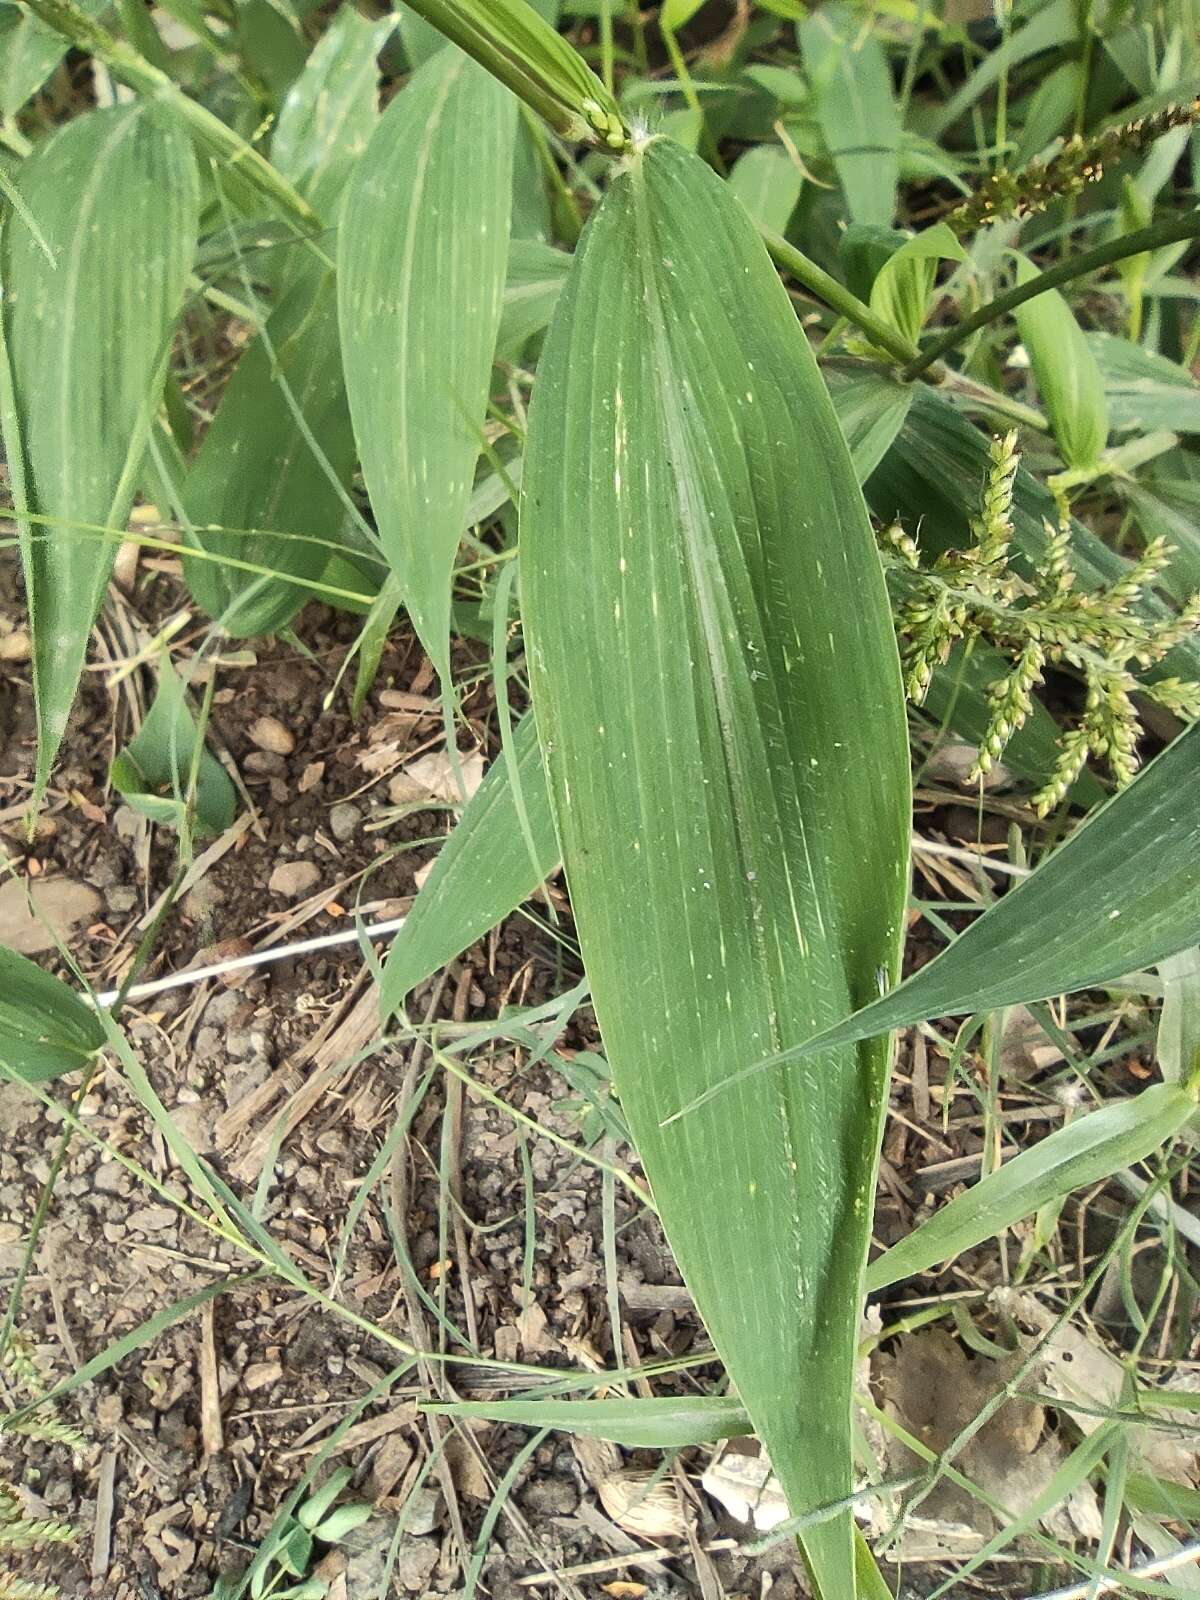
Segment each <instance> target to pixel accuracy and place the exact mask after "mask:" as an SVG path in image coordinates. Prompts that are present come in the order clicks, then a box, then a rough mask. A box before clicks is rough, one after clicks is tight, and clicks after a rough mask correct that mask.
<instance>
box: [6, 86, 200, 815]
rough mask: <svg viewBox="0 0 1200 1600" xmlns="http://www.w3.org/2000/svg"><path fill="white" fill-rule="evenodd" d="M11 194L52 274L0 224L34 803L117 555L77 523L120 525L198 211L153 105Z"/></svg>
mask: <svg viewBox="0 0 1200 1600" xmlns="http://www.w3.org/2000/svg"><path fill="white" fill-rule="evenodd" d="M17 183H18V188H19V190H20V193H21V198H22V199H23V200H24V202H25V204H26V205H27V206H28V208H29V210H30V212H31V213H32V214H33V216H34V217H35V218H36V220H37V223H38V226H39V228H40V229H41V231H42V233H43V234H44V235H45V238H46V240H47V242H48V243H49V244H50V247H51V249H52V251H53V254H54V257H55V259H56V262H57V265H56V266H54V267H51V265H50V264H49V263H48V262H47V260H46V257H45V255H44V254H43V252H42V250H41V248H40V246H39V245H38V243H37V241H36V240H35V239H34V238H33V237H32V235H31V234H30V232H29V230H28V229H27V228H25V227H23V226H21V224H20V223H19V222H16V221H13V220H8V221H6V223H5V225H4V229H3V234H2V235H0V277H2V278H3V282H4V289H5V295H4V307H3V318H4V322H3V330H2V333H3V339H2V341H0V345H2V348H0V413H2V421H3V427H4V440H5V445H6V447H7V452H8V460H9V469H10V475H11V484H12V492H13V500H14V504H15V507H16V511H17V514H18V527H19V531H20V536H21V555H22V560H23V562H24V566H25V581H26V586H27V591H28V595H29V609H30V618H31V621H32V624H33V650H34V655H33V681H34V691H35V695H36V700H37V714H38V758H37V785H38V791H39V793H40V792H41V791H42V790H43V789H44V787H45V784H46V782H47V779H48V777H49V773H50V768H51V766H52V764H53V761H54V757H55V755H56V753H57V751H58V747H59V744H60V742H61V740H62V737H63V734H64V732H65V730H66V726H67V717H68V714H69V712H70V709H71V703H72V701H73V700H74V697H75V689H76V685H77V684H78V682H79V674H80V672H81V670H82V668H83V661H84V655H85V653H86V650H87V644H88V636H89V633H90V631H91V626H92V622H93V619H94V618H95V615H96V612H97V611H98V609H99V607H100V601H101V598H102V596H103V594H104V587H105V584H106V583H107V581H108V575H109V572H110V571H111V570H112V562H113V557H114V555H115V553H116V543H115V542H114V541H110V540H106V539H103V538H98V537H96V536H94V535H87V534H84V533H83V532H81V530H80V527H79V525H80V524H81V523H85V524H92V525H97V524H98V525H101V526H105V527H110V528H121V527H124V525H125V519H126V517H127V515H128V512H129V506H130V502H131V500H132V498H133V491H134V486H135V484H136V482H137V474H138V468H139V465H140V463H141V458H142V453H143V449H144V447H145V441H146V436H147V433H148V431H149V427H150V423H151V421H152V419H153V416H154V412H155V410H156V408H157V406H158V401H159V396H160V393H161V390H162V383H163V374H164V372H165V369H166V362H167V357H168V355H169V352H170V342H171V334H172V330H173V328H174V324H175V319H176V317H177V315H178V313H179V308H180V305H181V302H182V299H183V291H184V287H185V284H186V282H187V274H188V271H189V268H190V265H191V259H192V253H193V250H194V248H195V241H196V232H197V228H198V221H199V203H200V202H199V184H198V181H197V176H196V165H195V161H194V159H193V156H192V149H191V143H190V140H189V138H188V136H187V133H186V132H185V131H184V130H183V128H181V127H180V126H179V124H178V123H177V122H175V121H174V120H173V119H172V118H171V117H170V116H169V115H168V114H167V113H166V112H165V111H163V110H160V109H159V108H157V107H155V106H153V105H151V104H135V105H127V106H116V107H113V108H112V109H110V110H106V111H93V112H87V113H85V114H84V115H83V116H78V117H75V118H74V119H73V120H72V121H71V122H69V123H67V125H66V126H65V127H63V128H61V129H60V130H59V131H58V132H56V133H54V134H52V135H51V136H50V138H49V139H47V140H46V142H45V143H44V144H42V145H40V146H39V147H38V148H37V149H36V150H35V151H34V153H33V154H32V155H31V156H30V157H29V158H28V159H27V160H26V161H25V162H24V163H23V165H22V166H21V168H20V171H19V174H18V178H17ZM114 352H119V359H118V358H117V357H116V356H115V355H114ZM5 358H6V359H5ZM5 368H7V370H6V371H5V370H4V369H5ZM5 380H7V381H5ZM26 512H28V513H33V514H35V515H37V516H40V517H44V518H48V519H50V520H48V521H47V522H38V523H31V522H29V521H26V520H24V517H23V516H22V513H26Z"/></svg>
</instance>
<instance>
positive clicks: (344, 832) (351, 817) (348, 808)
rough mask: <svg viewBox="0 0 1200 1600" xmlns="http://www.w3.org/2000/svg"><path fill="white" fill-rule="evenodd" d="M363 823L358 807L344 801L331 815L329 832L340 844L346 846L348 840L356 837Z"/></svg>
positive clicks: (335, 807)
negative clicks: (359, 826)
mask: <svg viewBox="0 0 1200 1600" xmlns="http://www.w3.org/2000/svg"><path fill="white" fill-rule="evenodd" d="M361 821H362V812H361V811H360V810H359V809H358V807H357V806H353V805H351V804H350V802H349V801H348V800H343V801H341V802H340V804H338V805H336V806H334V807H333V809H332V810H331V811H330V813H329V831H330V833H332V835H333V837H334V838H335V839H336V840H337V841H338V843H339V844H345V842H346V840H347V839H352V838H353V837H354V835H355V833H356V832H357V831H358V825H359V823H360V822H361Z"/></svg>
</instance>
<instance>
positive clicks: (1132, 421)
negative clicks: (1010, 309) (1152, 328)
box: [1033, 302, 1200, 433]
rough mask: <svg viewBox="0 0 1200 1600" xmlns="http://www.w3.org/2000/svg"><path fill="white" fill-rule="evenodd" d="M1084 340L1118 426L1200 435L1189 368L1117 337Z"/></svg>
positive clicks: (1197, 398)
mask: <svg viewBox="0 0 1200 1600" xmlns="http://www.w3.org/2000/svg"><path fill="white" fill-rule="evenodd" d="M1033 303H1035V304H1036V302H1033ZM1085 337H1086V340H1087V345H1088V348H1089V349H1090V350H1091V352H1092V354H1093V356H1094V357H1095V358H1096V362H1097V364H1098V366H1099V368H1100V374H1101V377H1102V378H1103V380H1104V391H1105V394H1106V395H1107V396H1108V407H1109V411H1110V413H1111V416H1112V425H1113V427H1114V428H1116V429H1118V430H1119V431H1120V432H1125V431H1127V430H1136V431H1137V432H1138V433H1153V432H1154V431H1155V429H1157V428H1169V429H1171V430H1172V431H1173V432H1175V433H1200V383H1197V382H1196V380H1195V378H1193V377H1192V375H1191V373H1190V372H1188V371H1187V369H1186V368H1185V367H1181V366H1180V365H1179V364H1178V363H1177V362H1175V361H1168V360H1167V358H1166V357H1165V356H1160V355H1157V354H1156V353H1155V352H1154V351H1153V350H1146V349H1144V348H1143V347H1142V346H1141V345H1140V344H1131V343H1130V341H1129V340H1128V339H1118V338H1117V336H1116V335H1115V334H1112V333H1089V334H1087V335H1086V336H1085Z"/></svg>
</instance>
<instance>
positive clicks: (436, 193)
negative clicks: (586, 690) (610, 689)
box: [338, 50, 517, 683]
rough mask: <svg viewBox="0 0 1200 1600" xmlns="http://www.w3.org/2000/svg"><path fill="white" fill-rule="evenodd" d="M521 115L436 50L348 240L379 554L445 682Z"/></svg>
mask: <svg viewBox="0 0 1200 1600" xmlns="http://www.w3.org/2000/svg"><path fill="white" fill-rule="evenodd" d="M516 109H517V108H516V102H515V101H514V100H513V98H512V96H511V95H509V94H508V93H507V92H506V91H505V90H504V89H502V88H501V87H500V85H499V84H497V83H496V82H495V81H494V80H493V79H492V78H490V77H489V76H488V75H487V73H485V72H484V71H483V69H482V68H481V67H479V66H477V65H476V64H475V63H474V62H472V61H469V60H468V59H466V58H465V57H464V56H462V55H460V54H458V53H457V52H455V51H452V50H447V51H441V52H439V53H438V54H437V55H435V56H434V57H433V58H432V59H431V60H430V61H429V62H428V63H427V64H426V65H425V66H424V67H422V69H421V70H420V71H419V72H418V73H417V74H416V76H415V77H414V78H413V79H412V81H411V82H410V83H409V84H408V86H407V87H406V88H405V89H404V90H403V92H402V93H401V94H399V95H397V96H396V98H395V99H394V100H393V101H392V103H391V105H390V106H389V107H388V109H387V111H386V112H385V113H384V116H383V118H382V120H381V121H380V124H379V127H378V128H377V130H376V132H375V134H374V136H373V138H372V140H371V143H370V144H369V145H368V147H367V150H366V152H365V154H364V155H363V156H362V158H361V159H360V161H359V164H358V166H357V168H356V169H355V173H354V176H353V178H352V179H351V181H350V185H349V187H348V189H347V192H346V206H345V211H344V215H343V221H342V225H341V228H340V230H339V239H338V302H339V316H340V325H341V340H342V360H343V363H344V366H345V374H346V388H347V391H348V393H349V396H350V412H351V415H352V417H353V419H354V432H355V436H356V438H357V440H358V446H359V453H360V457H361V460H362V468H363V475H364V477H365V478H366V483H367V490H368V493H369V494H370V496H371V504H372V506H373V507H374V510H375V516H376V520H377V522H378V526H379V534H380V539H381V541H382V544H383V549H384V553H385V554H386V555H387V557H388V560H389V561H390V562H391V564H392V567H393V569H394V571H395V572H396V574H397V576H398V578H399V579H400V582H401V584H402V585H403V588H404V597H405V602H406V604H407V606H408V610H409V614H410V616H411V617H412V620H413V625H414V627H415V628H416V630H417V632H418V634H419V635H420V638H421V642H422V644H423V645H424V646H425V649H426V650H427V651H428V653H429V657H430V659H431V660H432V662H433V664H434V666H435V667H436V668H437V669H438V672H439V673H440V674H441V676H442V680H443V683H446V682H448V680H449V665H450V660H449V657H450V583H451V571H452V569H453V565H454V556H455V552H456V551H457V549H458V544H459V540H460V539H461V537H462V531H463V528H464V527H465V526H466V509H467V503H468V501H469V500H470V497H471V487H472V483H473V480H474V473H475V463H476V460H477V459H478V456H479V442H480V430H481V428H482V425H483V419H484V413H485V409H486V405H487V397H488V381H489V377H490V374H491V367H492V356H493V353H494V351H495V347H496V333H497V330H498V328H499V325H500V310H501V301H502V297H503V293H504V278H505V260H506V256H507V250H508V232H509V219H510V212H511V194H512V152H513V140H514V137H515V130H516Z"/></svg>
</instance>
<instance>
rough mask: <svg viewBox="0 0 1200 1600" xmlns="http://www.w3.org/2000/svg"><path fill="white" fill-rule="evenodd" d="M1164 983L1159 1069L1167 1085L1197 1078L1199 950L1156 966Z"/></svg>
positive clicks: (1199, 1061)
mask: <svg viewBox="0 0 1200 1600" xmlns="http://www.w3.org/2000/svg"><path fill="white" fill-rule="evenodd" d="M1158 974H1159V977H1160V978H1161V979H1162V982H1163V1003H1162V1015H1161V1017H1160V1018H1159V1023H1158V1045H1157V1049H1156V1052H1155V1053H1156V1055H1157V1056H1158V1065H1159V1069H1160V1070H1161V1072H1162V1075H1163V1077H1164V1078H1165V1079H1166V1081H1167V1082H1168V1083H1190V1082H1191V1081H1192V1079H1193V1078H1194V1077H1196V1076H1197V1074H1200V949H1198V948H1196V947H1195V946H1193V948H1192V949H1190V950H1180V951H1179V953H1178V954H1177V955H1173V956H1168V957H1167V959H1166V960H1165V961H1160V962H1159V964H1158Z"/></svg>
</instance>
